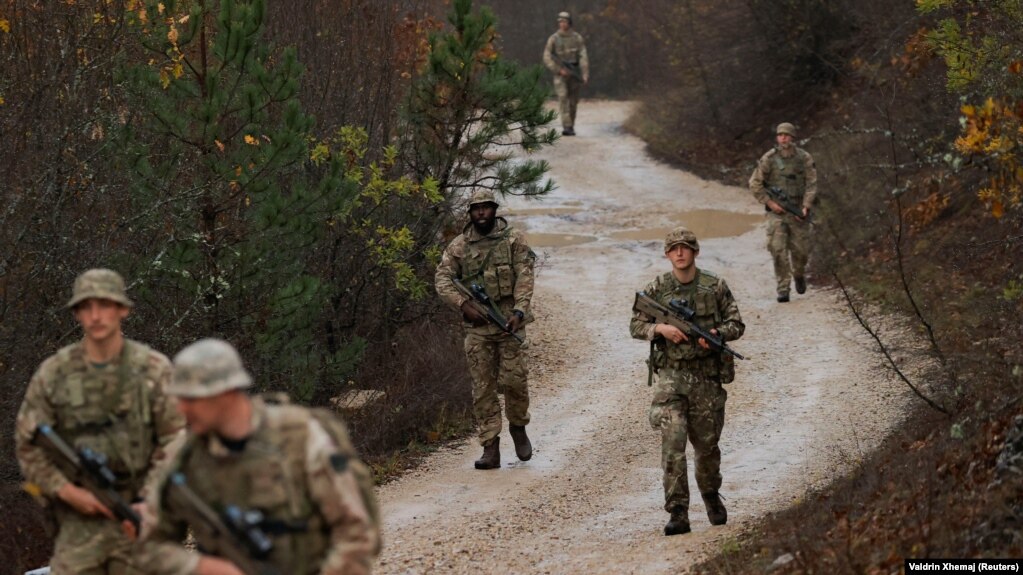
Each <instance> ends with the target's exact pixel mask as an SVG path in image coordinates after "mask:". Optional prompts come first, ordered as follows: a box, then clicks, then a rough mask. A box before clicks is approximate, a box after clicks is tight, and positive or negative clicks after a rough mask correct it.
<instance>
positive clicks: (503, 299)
mask: <svg viewBox="0 0 1023 575" xmlns="http://www.w3.org/2000/svg"><path fill="white" fill-rule="evenodd" d="M535 261H536V254H534V253H533V250H531V249H529V245H527V244H526V238H525V236H523V235H522V232H519V231H518V230H516V229H515V228H512V227H511V226H510V225H508V222H507V220H505V219H504V218H500V217H499V218H497V219H496V220H495V223H494V229H493V230H491V231H490V233H489V234H487V235H486V236H481V235H480V234H479V233H478V232H477V231H476V228H474V227H473V225H472V224H471V223H469V224H467V225H466V226H465V230H464V231H463V232H462V234H461V235H459V236H458V237H456V238H455V239H453V240H451V243H450V244H448V247H447V249H445V250H444V255H443V256H442V257H441V260H440V265H438V266H437V273H436V275H435V276H434V283H435V286H436V289H437V295H439V296H440V297H441V299H442V300H444V301H445V302H447V303H448V305H451V306H452V307H454V308H455V309H460V308H461V307H462V304H463V303H465V302H466V301H467V300H468V299H469V298H467V297H466V296H464V295H462V294H461V292H459V291H458V290H457V289H456V288H455V285H454V283H453V282H452V281H451V280H452V279H459V280H461V281H462V282H463V283H467V282H477V283H479V284H480V285H482V286H483V287H484V288H485V289H486V290H487V294H488V295H489V296H490V298H491V300H493V301H494V302H496V303H497V306H498V308H499V309H500V310H501V313H502V314H504V315H505V316H506V317H507V316H508V314H510V313H511V311H512V310H513V309H517V310H519V311H521V312H522V313H523V314H525V316H526V321H527V322H528V321H530V320H531V319H532V317H533V315H532V312H531V310H530V301H531V300H532V299H533V264H534V262H535ZM466 326H467V327H471V326H470V325H469V324H466ZM472 329H474V330H481V331H486V332H488V333H490V332H493V333H499V332H500V329H498V328H497V326H493V325H490V324H487V325H486V326H483V327H477V328H472Z"/></svg>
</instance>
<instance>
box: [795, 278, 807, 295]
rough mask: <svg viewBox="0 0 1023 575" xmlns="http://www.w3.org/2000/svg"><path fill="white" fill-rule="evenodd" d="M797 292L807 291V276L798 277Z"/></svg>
mask: <svg viewBox="0 0 1023 575" xmlns="http://www.w3.org/2000/svg"><path fill="white" fill-rule="evenodd" d="M796 293H806V278H804V277H797V278H796Z"/></svg>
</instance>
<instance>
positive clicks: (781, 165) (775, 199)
mask: <svg viewBox="0 0 1023 575" xmlns="http://www.w3.org/2000/svg"><path fill="white" fill-rule="evenodd" d="M795 138H796V127H795V126H793V125H792V124H790V123H788V122H783V123H781V124H778V127H777V128H776V129H775V141H776V142H777V145H776V146H775V147H774V148H772V149H770V150H768V152H767V153H766V154H764V155H763V156H762V157H761V158H760V161H758V162H757V167H756V169H755V170H754V171H753V175H752V176H751V177H750V179H749V189H750V192H752V193H753V197H754V198H756V200H757V201H758V202H760V203H762V204H764V210H765V211H766V212H767V250H768V251H769V252H770V253H771V259H772V260H773V261H774V276H775V279H776V280H777V285H776V291H777V294H778V296H777V299H778V301H779V302H781V303H785V302H787V301H789V289H790V286H791V284H792V280H793V276H794V277H795V284H796V293H799V294H802V293H805V292H806V262H807V259H808V258H809V253H810V224H809V221H808V218H809V216H810V210H811V209H812V208H813V204H814V201H815V200H816V198H817V168H816V166H814V163H813V156H811V155H810V154H809V153H808V152H807V151H806V150H804V149H802V148H799V147H797V146H796V145H795ZM769 190H770V193H769V192H768V191H769ZM783 204H784V205H783ZM793 212H795V213H801V214H802V216H801V217H800V216H797V215H795V213H793Z"/></svg>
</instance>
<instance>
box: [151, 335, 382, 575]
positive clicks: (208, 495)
mask: <svg viewBox="0 0 1023 575" xmlns="http://www.w3.org/2000/svg"><path fill="white" fill-rule="evenodd" d="M252 384H253V381H252V376H251V375H250V374H249V372H248V371H246V370H245V367H244V366H243V365H242V360H241V357H240V356H239V354H238V352H237V351H236V350H235V348H234V347H233V346H232V345H231V344H229V343H227V342H226V341H223V340H219V339H212V338H210V339H202V340H199V341H197V342H195V343H193V344H191V345H189V346H187V347H185V348H184V349H183V350H181V351H180V352H179V353H178V354H177V355H176V356H174V376H173V381H172V383H171V384H170V385H169V386H168V389H167V392H168V393H169V394H171V395H173V396H176V397H177V398H178V400H179V407H180V409H181V412H182V413H183V414H184V416H185V418H186V419H187V421H188V433H187V435H186V437H185V440H184V442H183V445H182V447H181V449H180V450H179V452H178V454H177V456H176V457H175V458H174V459H173V460H172V461H171V462H170V464H169V465H168V466H167V468H166V470H165V472H164V473H162V474H161V478H160V480H159V481H157V482H156V483H155V485H154V486H153V489H152V490H151V492H150V493H149V494H148V496H147V500H146V506H147V514H146V515H147V517H150V518H151V520H150V521H149V522H148V523H147V528H146V529H145V536H144V543H145V545H146V547H145V549H146V550H145V552H144V554H143V562H144V564H145V566H146V569H147V573H150V574H152V575H171V574H178V573H208V572H214V570H217V571H216V572H225V571H223V569H225V568H226V565H224V564H225V563H229V561H228V559H227V558H225V557H223V556H220V555H217V554H216V553H217V552H218V551H219V549H218V548H217V546H216V542H215V541H207V540H204V539H203V538H202V537H204V536H207V534H206V533H205V532H204V531H202V530H195V531H194V532H193V534H194V535H195V537H196V542H197V543H198V545H199V548H200V549H202V550H203V551H202V552H200V553H196V552H194V551H192V550H190V549H188V548H186V547H185V545H184V537H183V535H184V534H185V533H186V532H187V528H188V527H189V525H188V523H187V517H186V516H184V515H183V514H182V513H181V512H180V510H179V509H177V508H175V507H174V505H175V501H173V500H172V498H170V497H169V496H168V491H167V489H166V487H167V485H168V478H169V477H171V476H172V475H175V476H177V477H183V478H184V480H185V482H186V484H187V485H188V486H189V487H190V488H191V490H192V491H193V492H194V493H195V494H196V495H197V496H198V497H199V498H200V499H201V500H202V501H203V503H205V504H206V505H208V506H209V507H211V508H213V509H217V510H220V509H224V508H226V507H228V506H236V507H238V508H239V509H242V510H253V509H255V510H258V511H259V512H260V513H261V514H262V521H261V523H260V527H261V528H262V529H264V530H267V531H268V534H269V535H271V536H272V541H273V546H272V548H271V549H270V550H269V551H268V552H267V554H266V557H265V558H262V560H263V561H265V562H266V563H267V564H268V565H269V566H272V567H273V568H274V569H275V570H276V572H279V573H296V574H297V573H369V570H370V567H371V564H372V560H373V557H374V556H375V555H377V554H378V553H379V550H380V533H379V528H378V525H377V523H376V522H375V520H374V516H373V515H372V512H371V504H370V502H369V501H368V498H369V497H371V495H364V494H371V493H372V485H371V484H372V480H371V474H370V472H369V470H368V469H367V468H366V467H365V465H364V464H363V463H362V462H361V461H359V459H358V458H357V456H356V454H355V450H354V448H352V446H351V442H350V440H349V437H348V434H347V431H346V430H345V429H344V426H343V424H342V423H341V422H340V421H338V420H337V419H336V416H334V415H333V414H326V413H323V412H320V413H319V414H317V412H314V411H313V410H310V409H307V408H304V407H301V406H297V405H292V404H290V403H288V402H287V401H286V400H285V401H282V400H281V399H280V398H274V399H270V398H267V399H264V398H262V397H259V396H250V395H249V394H248V392H247V390H248V389H249V388H251V387H252ZM271 530H272V531H271ZM235 568H236V569H237V568H238V566H235Z"/></svg>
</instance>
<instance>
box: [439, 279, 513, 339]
mask: <svg viewBox="0 0 1023 575" xmlns="http://www.w3.org/2000/svg"><path fill="white" fill-rule="evenodd" d="M451 281H453V282H454V284H455V289H457V290H458V292H459V293H461V294H462V295H464V296H465V297H467V298H469V303H470V305H472V306H473V307H474V308H475V309H476V311H478V312H479V313H480V314H482V315H483V316H484V317H486V318H487V321H489V322H490V323H492V324H494V325H496V326H497V327H499V328H501V330H502V331H504V333H506V334H508V335H510V336H512V337H514V338H515V339H516V340H517V341H518V342H519V343H525V340H523V339H522V336H520V335H519V334H517V333H515V332H513V331H509V330H508V320H507V319H505V317H504V315H503V314H502V313H501V312H500V311H498V309H497V306H495V305H494V302H493V301H491V299H490V296H488V295H487V292H486V290H485V289H483V286H481V285H479V284H476V283H473V284H470V285H469V287H466V286H465V284H463V283H462V281H461V280H459V279H458V278H452V280H451Z"/></svg>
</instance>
